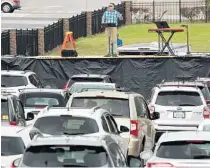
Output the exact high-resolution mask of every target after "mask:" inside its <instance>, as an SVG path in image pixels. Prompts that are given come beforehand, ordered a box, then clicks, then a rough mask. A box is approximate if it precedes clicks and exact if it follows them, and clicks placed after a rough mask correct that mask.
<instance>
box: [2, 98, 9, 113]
mask: <svg viewBox="0 0 210 168" xmlns="http://www.w3.org/2000/svg"><path fill="white" fill-rule="evenodd" d="M1 115H2V116H3V115H9V107H8V100H7V99H1Z"/></svg>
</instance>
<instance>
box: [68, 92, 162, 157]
mask: <svg viewBox="0 0 210 168" xmlns="http://www.w3.org/2000/svg"><path fill="white" fill-rule="evenodd" d="M89 101H93V102H95V103H94V106H99V107H101V108H104V109H106V110H108V111H109V112H110V113H111V114H112V116H113V117H114V119H115V120H116V122H117V124H118V129H119V130H120V128H119V126H120V125H123V126H126V127H127V128H128V130H129V131H128V132H125V133H122V134H121V136H122V137H123V138H124V140H125V142H126V146H128V154H127V155H128V156H129V158H130V159H131V160H133V159H134V158H139V156H140V153H141V151H143V149H144V147H145V145H146V142H151V144H152V145H154V143H155V133H156V132H155V128H154V126H153V124H152V120H156V119H158V118H159V113H157V112H155V113H153V116H152V117H151V116H150V113H149V109H148V106H147V103H146V101H145V99H144V97H143V96H142V95H140V94H137V93H131V92H114V91H89V92H82V93H74V94H72V96H71V97H70V99H69V101H68V103H67V107H71V108H73V107H75V108H78V107H82V108H86V107H87V106H88V102H89Z"/></svg>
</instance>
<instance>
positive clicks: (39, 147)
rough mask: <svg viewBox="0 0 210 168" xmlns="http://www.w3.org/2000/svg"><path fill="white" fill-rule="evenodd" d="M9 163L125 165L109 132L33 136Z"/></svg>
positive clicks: (34, 165) (23, 165)
mask: <svg viewBox="0 0 210 168" xmlns="http://www.w3.org/2000/svg"><path fill="white" fill-rule="evenodd" d="M12 166H13V167H127V162H126V158H125V157H124V155H123V153H122V152H121V150H120V148H119V146H118V144H117V143H116V142H115V141H114V140H113V139H112V138H111V137H110V136H86V135H82V136H81V135H80V136H52V137H47V138H45V137H42V135H40V134H38V135H36V136H34V138H33V140H32V142H31V143H30V145H28V147H27V149H26V151H25V153H24V154H23V157H22V158H19V159H16V160H15V161H14V162H13V165H12Z"/></svg>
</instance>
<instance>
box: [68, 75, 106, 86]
mask: <svg viewBox="0 0 210 168" xmlns="http://www.w3.org/2000/svg"><path fill="white" fill-rule="evenodd" d="M103 81H104V79H103V78H90V77H89V78H88V77H73V78H71V80H70V83H69V85H70V86H71V85H73V84H74V83H76V82H103Z"/></svg>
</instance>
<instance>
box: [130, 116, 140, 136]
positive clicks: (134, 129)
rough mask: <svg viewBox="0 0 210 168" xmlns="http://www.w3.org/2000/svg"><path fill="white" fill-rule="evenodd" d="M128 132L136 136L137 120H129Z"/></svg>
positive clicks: (137, 132) (137, 133) (137, 131)
mask: <svg viewBox="0 0 210 168" xmlns="http://www.w3.org/2000/svg"><path fill="white" fill-rule="evenodd" d="M130 134H131V135H134V136H138V135H139V130H138V120H131V130H130Z"/></svg>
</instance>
